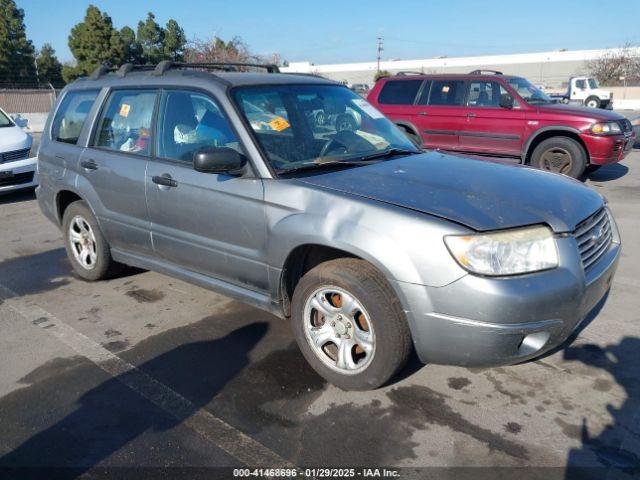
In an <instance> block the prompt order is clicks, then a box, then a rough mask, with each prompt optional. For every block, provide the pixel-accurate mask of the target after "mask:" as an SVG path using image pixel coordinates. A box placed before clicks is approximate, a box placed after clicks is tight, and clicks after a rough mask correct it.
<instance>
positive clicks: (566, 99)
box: [550, 77, 613, 110]
mask: <svg viewBox="0 0 640 480" xmlns="http://www.w3.org/2000/svg"><path fill="white" fill-rule="evenodd" d="M550 97H551V98H552V99H555V100H557V101H559V102H562V103H573V104H578V105H584V106H585V107H589V108H605V109H609V110H611V109H612V108H613V92H610V91H608V90H603V89H602V88H600V86H599V85H598V81H597V80H596V79H595V78H593V77H571V78H570V79H569V85H568V86H567V91H566V92H565V93H561V94H556V95H554V94H552V95H550Z"/></svg>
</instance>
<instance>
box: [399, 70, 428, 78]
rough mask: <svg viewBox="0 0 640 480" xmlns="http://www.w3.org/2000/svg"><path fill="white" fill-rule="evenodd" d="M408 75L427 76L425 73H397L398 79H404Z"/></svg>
mask: <svg viewBox="0 0 640 480" xmlns="http://www.w3.org/2000/svg"><path fill="white" fill-rule="evenodd" d="M407 75H425V73H424V72H411V71H402V72H398V73H396V77H404V76H407Z"/></svg>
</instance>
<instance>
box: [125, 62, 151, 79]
mask: <svg viewBox="0 0 640 480" xmlns="http://www.w3.org/2000/svg"><path fill="white" fill-rule="evenodd" d="M154 68H155V67H154V66H153V65H134V64H133V63H124V64H122V65H120V68H119V69H118V70H116V76H118V77H120V78H122V77H126V76H127V74H128V73H129V72H132V71H134V70H153V69H154Z"/></svg>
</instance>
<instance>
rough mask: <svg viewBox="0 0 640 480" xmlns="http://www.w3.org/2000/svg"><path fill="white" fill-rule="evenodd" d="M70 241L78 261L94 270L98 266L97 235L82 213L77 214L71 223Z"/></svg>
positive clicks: (84, 266)
mask: <svg viewBox="0 0 640 480" xmlns="http://www.w3.org/2000/svg"><path fill="white" fill-rule="evenodd" d="M69 243H70V244H71V251H72V253H73V256H74V258H75V259H76V260H77V262H78V263H79V264H80V265H82V267H83V268H85V269H87V270H93V269H94V268H95V266H96V261H97V258H98V255H97V253H96V248H97V247H96V237H95V235H94V233H93V230H92V229H91V225H89V222H87V221H86V220H85V219H84V218H83V217H81V216H80V215H76V216H75V217H73V219H72V220H71V223H70V224H69Z"/></svg>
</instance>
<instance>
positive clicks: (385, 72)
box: [373, 70, 391, 82]
mask: <svg viewBox="0 0 640 480" xmlns="http://www.w3.org/2000/svg"><path fill="white" fill-rule="evenodd" d="M390 76H391V73H390V72H389V70H378V71H377V72H376V74H375V75H374V76H373V81H374V82H377V81H378V80H380V79H381V78H384V77H390Z"/></svg>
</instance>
